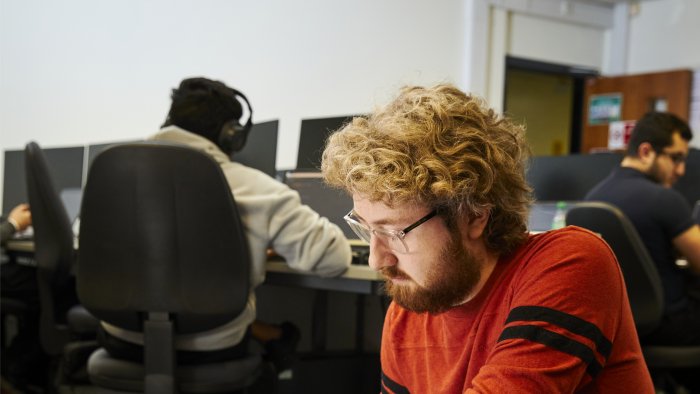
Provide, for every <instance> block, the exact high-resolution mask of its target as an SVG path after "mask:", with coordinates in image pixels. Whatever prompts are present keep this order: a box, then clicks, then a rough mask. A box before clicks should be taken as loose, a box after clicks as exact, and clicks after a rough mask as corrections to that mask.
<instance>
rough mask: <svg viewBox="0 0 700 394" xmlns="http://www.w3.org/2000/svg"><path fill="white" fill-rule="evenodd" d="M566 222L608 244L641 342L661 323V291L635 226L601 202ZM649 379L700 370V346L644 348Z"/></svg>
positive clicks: (585, 205) (579, 208)
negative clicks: (676, 371) (669, 372)
mask: <svg viewBox="0 0 700 394" xmlns="http://www.w3.org/2000/svg"><path fill="white" fill-rule="evenodd" d="M566 223H567V224H568V225H575V226H579V227H583V228H587V229H589V230H591V231H593V232H595V233H598V234H600V235H601V236H602V237H603V239H604V240H605V241H606V242H607V243H608V244H609V245H610V247H611V248H612V250H613V252H614V253H615V256H616V257H617V260H618V262H619V264H620V268H621V269H622V274H623V276H624V278H625V284H626V286H627V295H628V297H629V300H630V306H631V307H632V315H633V317H634V322H635V325H636V327H637V333H638V335H639V337H640V338H641V339H643V338H644V336H646V335H648V334H650V333H651V332H652V331H653V330H654V329H655V328H656V327H657V326H658V325H659V323H660V321H661V317H662V314H663V304H664V300H663V289H662V287H661V279H660V277H659V273H658V271H657V270H656V265H655V264H654V261H653V260H652V259H651V256H650V255H649V252H648V251H647V249H646V246H644V243H643V242H642V240H641V238H640V237H639V234H638V233H637V230H636V229H635V227H634V225H633V224H632V223H631V222H630V221H629V219H628V218H627V217H626V216H625V214H624V213H623V212H622V211H620V210H619V209H618V208H617V207H615V206H613V205H610V204H607V203H603V202H581V203H579V204H577V205H576V206H574V207H573V208H571V209H570V210H569V211H568V213H567V215H566ZM642 352H643V353H644V359H645V360H646V363H647V366H648V367H649V369H650V370H651V371H652V376H655V377H656V378H657V379H656V380H657V381H658V377H659V376H661V377H663V372H664V371H665V370H668V369H674V368H697V367H700V346H656V345H643V346H642Z"/></svg>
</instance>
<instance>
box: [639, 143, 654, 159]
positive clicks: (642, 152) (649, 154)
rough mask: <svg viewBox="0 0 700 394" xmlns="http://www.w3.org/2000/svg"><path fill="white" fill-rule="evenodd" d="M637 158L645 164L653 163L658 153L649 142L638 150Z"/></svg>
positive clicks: (641, 145) (640, 145) (642, 144)
mask: <svg viewBox="0 0 700 394" xmlns="http://www.w3.org/2000/svg"><path fill="white" fill-rule="evenodd" d="M637 156H639V160H641V161H642V162H643V163H645V164H647V163H651V162H653V161H654V159H655V158H656V151H655V150H654V148H653V147H652V146H651V144H650V143H648V142H642V143H641V144H639V148H637Z"/></svg>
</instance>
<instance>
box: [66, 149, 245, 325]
mask: <svg viewBox="0 0 700 394" xmlns="http://www.w3.org/2000/svg"><path fill="white" fill-rule="evenodd" d="M80 217H81V222H80V251H79V255H78V270H77V279H78V295H79V297H80V300H81V302H82V304H83V305H84V306H85V307H86V308H87V309H88V310H89V311H90V312H91V313H93V314H94V315H95V316H97V317H98V318H99V319H101V320H104V321H107V322H109V323H111V324H113V325H116V326H118V327H122V328H125V329H128V330H134V331H142V330H143V329H144V320H145V319H146V317H147V313H149V312H153V313H161V314H163V313H164V314H166V315H167V316H170V319H171V320H172V321H173V322H175V324H174V330H175V333H181V334H188V333H196V332H199V331H204V330H207V329H210V328H213V327H216V326H219V325H222V324H224V323H226V322H229V321H231V320H233V318H235V317H236V316H237V315H238V314H239V313H240V312H241V311H242V310H243V309H244V307H245V305H246V301H247V299H248V295H249V294H248V292H249V286H250V285H249V276H250V256H249V251H248V245H247V240H246V237H245V234H244V230H243V227H242V225H241V222H240V219H239V216H238V210H237V207H236V204H235V201H234V198H233V195H232V194H231V189H230V187H229V185H228V182H227V181H226V178H225V176H224V174H223V172H222V170H221V168H220V166H219V165H218V164H217V163H216V162H215V161H214V159H212V158H211V157H209V156H207V155H206V154H204V153H203V152H200V151H197V150H194V149H191V148H189V147H187V146H184V145H177V144H169V143H162V142H138V143H130V144H124V145H116V146H114V147H111V148H108V149H106V150H105V151H104V152H102V153H100V154H99V155H98V156H97V157H96V158H95V160H94V162H93V163H92V166H91V169H90V173H89V175H88V180H87V183H86V185H85V189H84V192H83V200H82V207H81V216H80ZM146 335H148V334H146Z"/></svg>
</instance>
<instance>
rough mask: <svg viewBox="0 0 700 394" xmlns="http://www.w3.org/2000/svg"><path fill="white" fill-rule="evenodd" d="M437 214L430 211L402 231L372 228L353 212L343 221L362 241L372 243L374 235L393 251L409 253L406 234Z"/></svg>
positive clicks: (434, 211)
mask: <svg viewBox="0 0 700 394" xmlns="http://www.w3.org/2000/svg"><path fill="white" fill-rule="evenodd" d="M436 214H437V211H436V210H432V211H430V213H428V214H427V215H425V216H423V217H422V218H420V219H418V221H416V222H415V223H413V224H412V225H410V226H408V227H406V228H405V229H403V230H400V231H397V230H384V229H377V228H370V227H368V226H367V225H366V224H364V223H362V222H361V221H360V220H361V219H360V218H359V216H357V215H356V214H355V211H353V210H351V211H350V212H348V214H347V215H345V217H343V219H345V221H346V222H348V225H349V226H350V228H351V229H352V231H354V232H355V234H357V236H358V237H360V239H362V240H363V241H365V242H367V243H370V241H371V239H372V235H374V236H375V237H378V238H379V239H380V240H381V241H383V242H384V243H385V244H386V245H387V246H388V247H389V249H391V250H392V251H394V252H398V253H408V252H409V251H408V245H406V241H405V240H404V238H405V237H406V234H408V233H409V232H410V231H411V230H413V229H415V228H416V227H418V226H420V225H421V224H423V223H425V222H427V221H428V220H430V219H431V218H432V217H433V216H435V215H436Z"/></svg>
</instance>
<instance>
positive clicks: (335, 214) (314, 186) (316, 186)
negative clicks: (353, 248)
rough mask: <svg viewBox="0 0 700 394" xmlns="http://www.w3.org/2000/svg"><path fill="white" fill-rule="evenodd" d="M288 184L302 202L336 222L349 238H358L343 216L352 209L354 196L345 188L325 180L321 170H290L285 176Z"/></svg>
mask: <svg viewBox="0 0 700 394" xmlns="http://www.w3.org/2000/svg"><path fill="white" fill-rule="evenodd" d="M285 182H286V183H287V185H288V186H289V187H290V188H292V189H294V190H296V191H297V192H298V193H299V196H300V197H301V202H302V203H303V204H305V205H308V206H309V207H311V209H313V210H314V211H316V212H318V214H319V215H321V216H325V217H327V218H328V220H330V221H331V223H335V224H336V225H337V226H338V227H340V229H341V230H343V234H345V237H346V238H348V239H357V235H355V233H354V232H353V231H352V229H350V226H348V224H347V223H345V220H343V216H345V215H346V214H347V213H348V212H350V210H351V209H352V207H353V205H352V198H351V197H350V196H349V195H348V194H347V193H346V192H345V191H343V190H338V189H335V188H332V187H330V186H328V185H326V184H325V183H324V182H323V178H322V177H321V173H320V172H297V171H290V172H288V173H287V174H286V176H285Z"/></svg>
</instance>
